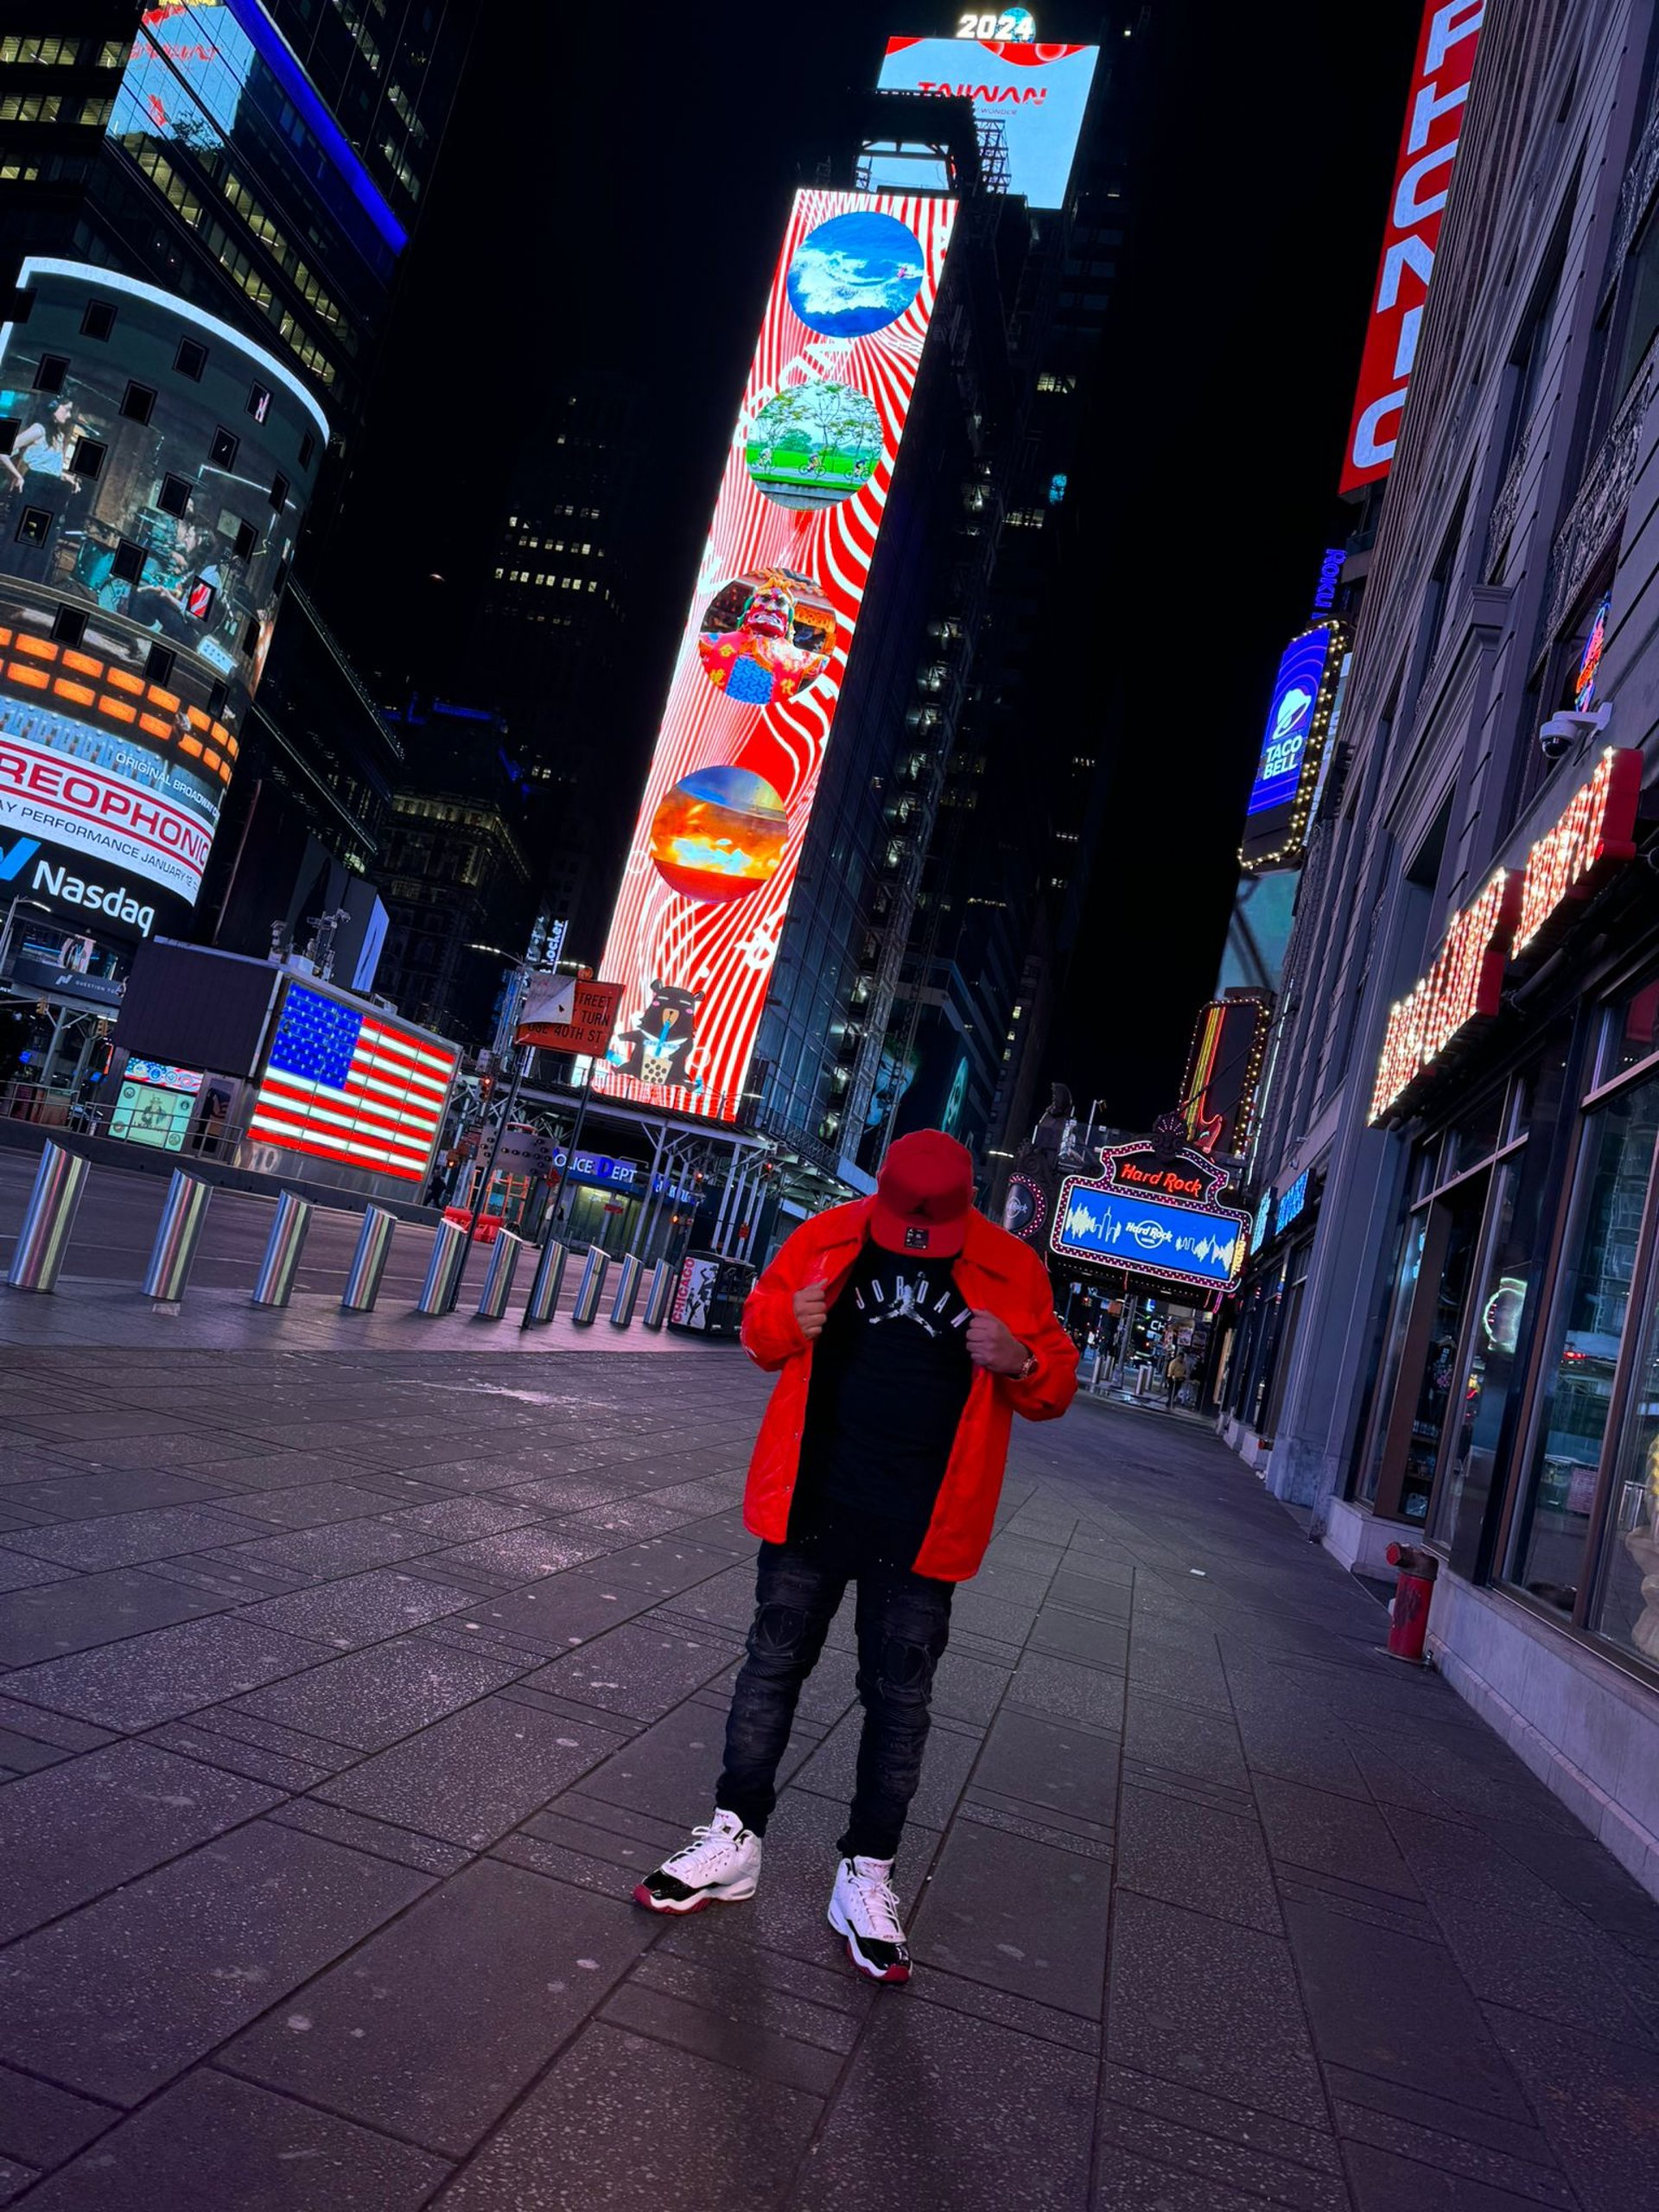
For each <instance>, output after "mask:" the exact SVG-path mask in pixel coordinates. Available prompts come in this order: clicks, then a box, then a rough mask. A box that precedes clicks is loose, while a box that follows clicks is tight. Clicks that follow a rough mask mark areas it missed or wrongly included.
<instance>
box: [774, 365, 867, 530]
mask: <svg viewBox="0 0 1659 2212" xmlns="http://www.w3.org/2000/svg"><path fill="white" fill-rule="evenodd" d="M743 458H744V460H745V461H747V463H748V469H749V474H750V475H751V476H752V477H753V480H754V481H755V483H756V484H757V485H758V486H759V487H760V490H761V491H763V492H764V493H766V497H767V498H768V499H772V500H774V501H775V502H776V503H777V505H779V506H780V507H801V508H806V509H809V510H810V509H813V508H817V507H832V506H834V505H835V504H836V500H837V499H848V498H850V496H851V495H852V493H855V492H857V491H861V489H862V488H863V486H865V485H866V484H868V482H869V480H870V479H871V477H872V476H874V474H875V467H876V463H877V462H878V461H880V458H881V417H880V416H879V415H878V414H877V413H876V411H875V402H874V400H873V399H872V398H871V397H870V396H869V394H868V392H863V391H860V390H859V389H858V387H857V385H850V384H832V383H830V382H829V381H827V380H822V381H818V382H816V383H813V384H792V385H786V386H785V389H784V390H783V391H775V392H773V394H772V397H771V398H770V399H769V400H768V401H767V402H766V405H765V406H764V407H763V408H762V409H761V410H760V413H759V414H758V415H757V416H755V418H754V421H753V424H752V425H751V427H750V430H749V435H748V439H747V442H746V444H745V446H744V449H743Z"/></svg>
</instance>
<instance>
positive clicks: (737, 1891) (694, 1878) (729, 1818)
mask: <svg viewBox="0 0 1659 2212" xmlns="http://www.w3.org/2000/svg"><path fill="white" fill-rule="evenodd" d="M759 1887H760V1837H759V1836H758V1835H752V1834H750V1833H749V1831H748V1829H747V1828H746V1827H744V1825H743V1823H742V1821H740V1820H739V1819H738V1817H737V1815H736V1814H735V1813H728V1812H722V1811H720V1810H716V1812H715V1817H714V1819H713V1820H712V1821H709V1825H708V1827H706V1828H693V1829H692V1831H691V1840H690V1843H688V1844H686V1845H685V1846H684V1847H683V1849H681V1850H679V1851H677V1852H674V1853H671V1856H670V1857H668V1858H667V1859H664V1861H663V1863H662V1865H661V1866H659V1867H658V1869H657V1871H656V1872H655V1873H654V1874H647V1875H646V1877H645V1880H644V1881H643V1882H640V1883H639V1884H638V1885H636V1886H635V1889H634V1892H633V1901H634V1903H635V1904H642V1905H644V1906H645V1910H647V1911H648V1912H701V1911H702V1909H703V1907H704V1906H705V1905H709V1904H741V1903H742V1901H743V1899H744V1898H745V1897H753V1895H754V1893H755V1891H756V1890H757V1889H758V1888H759Z"/></svg>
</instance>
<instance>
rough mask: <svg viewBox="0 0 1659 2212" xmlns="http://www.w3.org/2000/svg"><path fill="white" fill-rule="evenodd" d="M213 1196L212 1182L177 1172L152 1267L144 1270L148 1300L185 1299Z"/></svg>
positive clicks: (151, 1255) (152, 1252)
mask: <svg viewBox="0 0 1659 2212" xmlns="http://www.w3.org/2000/svg"><path fill="white" fill-rule="evenodd" d="M212 1196H213V1185H212V1184H211V1183H204V1182H203V1181H202V1180H201V1179H200V1176H198V1175H187V1174H186V1173H185V1172H184V1170H183V1169H182V1168H181V1167H175V1169H174V1170H173V1178H172V1180H171V1181H170V1182H169V1183H168V1186H167V1202H166V1204H165V1205H163V1206H162V1218H161V1224H160V1226H159V1227H158V1228H157V1230H156V1242H155V1243H154V1244H153V1245H151V1247H150V1251H149V1266H148V1267H147V1268H145V1270H144V1282H143V1291H144V1296H145V1297H146V1298H154V1299H156V1300H159V1301H161V1302H162V1303H163V1304H168V1305H172V1304H175V1303H176V1302H177V1300H180V1299H181V1298H182V1297H183V1296H184V1293H185V1286H186V1285H187V1284H188V1281H189V1280H190V1268H191V1264H192V1262H194V1259H195V1256H196V1246H197V1245H198V1244H199V1243H200V1241H201V1224H203V1222H204V1221H206V1220H207V1201H208V1199H209V1198H212Z"/></svg>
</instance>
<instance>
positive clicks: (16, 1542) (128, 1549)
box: [11, 1505, 248, 1573]
mask: <svg viewBox="0 0 1659 2212" xmlns="http://www.w3.org/2000/svg"><path fill="white" fill-rule="evenodd" d="M247 1534H248V1523H247V1522H245V1521H244V1520H239V1519H233V1518H232V1516H231V1515H230V1514H228V1513H224V1512H215V1511H214V1510H213V1509H212V1508H211V1507H209V1506H193V1505H163V1506H157V1507H156V1508H155V1510H152V1511H150V1512H148V1513H112V1514H111V1515H109V1516H107V1518H105V1519H104V1520H101V1521H72V1522H58V1523H56V1524H54V1526H51V1527H49V1528H44V1529H27V1530H22V1531H19V1532H18V1533H16V1534H15V1535H13V1537H12V1540H11V1542H12V1548H13V1549H14V1550H16V1551H22V1552H27V1553H29V1555H30V1556H31V1557H32V1558H35V1559H43V1560H50V1561H51V1562H52V1564H53V1565H54V1566H57V1567H80V1568H82V1569H84V1570H86V1571H88V1572H93V1573H95V1572H97V1571H99V1569H101V1568H105V1567H142V1566H143V1563H144V1562H145V1561H146V1560H155V1559H172V1558H175V1557H176V1556H177V1554H179V1553H181V1552H200V1551H208V1550H211V1549H213V1548H214V1547H216V1546H218V1545H220V1544H233V1543H234V1542H235V1541H236V1540H237V1538H238V1536H245V1535H247Z"/></svg>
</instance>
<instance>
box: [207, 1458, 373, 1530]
mask: <svg viewBox="0 0 1659 2212" xmlns="http://www.w3.org/2000/svg"><path fill="white" fill-rule="evenodd" d="M236 1510H237V1512H238V1513H239V1514H241V1515H242V1516H244V1518H245V1519H247V1520H250V1521H274V1522H277V1523H278V1524H279V1525H280V1526H281V1527H283V1528H284V1529H322V1528H327V1526H328V1525H329V1523H330V1522H335V1521H356V1520H362V1519H365V1518H366V1517H367V1516H369V1515H371V1514H375V1513H384V1512H385V1510H386V1501H385V1498H384V1497H381V1496H380V1494H379V1492H378V1491H372V1490H359V1489H358V1488H357V1487H356V1486H355V1485H354V1484H351V1483H345V1482H331V1483H319V1482H313V1481H312V1480H311V1479H310V1477H309V1474H308V1472H307V1473H305V1474H302V1477H301V1478H300V1479H299V1481H298V1482H296V1484H294V1486H293V1487H292V1488H288V1487H285V1486H283V1485H280V1484H279V1485H277V1486H275V1487H271V1488H263V1489H260V1490H258V1491H245V1492H244V1493H243V1494H242V1495H241V1496H239V1497H238V1498H237V1500H236Z"/></svg>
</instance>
